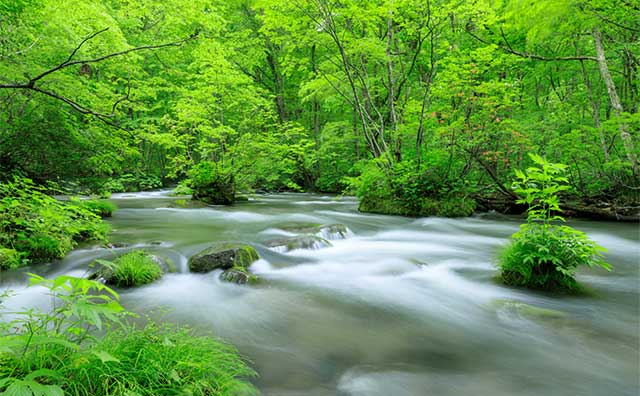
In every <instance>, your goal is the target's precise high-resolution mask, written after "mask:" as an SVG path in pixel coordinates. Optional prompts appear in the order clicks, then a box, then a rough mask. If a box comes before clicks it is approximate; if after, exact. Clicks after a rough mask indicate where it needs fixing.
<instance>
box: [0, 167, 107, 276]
mask: <svg viewBox="0 0 640 396" xmlns="http://www.w3.org/2000/svg"><path fill="white" fill-rule="evenodd" d="M109 230H110V228H109V225H108V224H106V223H104V222H103V221H102V220H101V219H100V216H98V215H97V214H96V213H94V211H92V210H90V209H88V208H87V207H85V206H84V205H78V204H76V203H74V202H73V201H59V200H57V199H55V198H53V197H51V196H49V195H47V194H46V191H45V190H43V189H42V188H41V187H39V186H36V185H35V184H34V183H33V182H32V181H31V180H29V179H26V178H19V177H16V178H14V179H13V180H12V181H6V182H4V183H0V249H1V250H0V251H1V253H0V269H10V268H16V267H19V266H22V265H26V264H31V263H40V262H47V261H51V260H55V259H60V258H62V257H64V256H65V255H66V254H67V253H68V252H69V251H71V249H73V248H74V247H75V246H76V245H77V244H78V242H80V241H84V240H97V241H104V240H106V236H107V234H108V233H109Z"/></svg>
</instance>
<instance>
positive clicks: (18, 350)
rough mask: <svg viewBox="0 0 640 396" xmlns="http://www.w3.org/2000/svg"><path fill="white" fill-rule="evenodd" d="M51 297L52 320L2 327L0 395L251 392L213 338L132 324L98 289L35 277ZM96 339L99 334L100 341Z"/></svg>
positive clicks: (30, 319) (235, 360) (110, 294)
mask: <svg viewBox="0 0 640 396" xmlns="http://www.w3.org/2000/svg"><path fill="white" fill-rule="evenodd" d="M31 284H32V285H41V286H44V287H45V288H47V289H48V290H49V292H50V293H51V294H52V295H53V296H54V297H55V298H56V301H57V303H56V305H55V307H54V308H53V310H52V311H51V312H49V313H44V312H39V311H34V312H29V313H25V314H22V315H19V316H18V317H17V318H16V319H14V320H12V321H11V322H8V323H6V324H2V322H0V347H2V348H0V363H1V364H0V378H2V379H0V392H3V391H4V392H6V394H10V395H25V396H36V395H41V396H58V395H62V394H69V395H76V396H89V395H95V396H106V395H139V396H152V395H153V396H156V395H167V396H168V395H202V396H204V395H211V396H242V395H251V394H254V393H255V390H254V388H253V387H252V386H251V385H250V384H249V383H247V382H246V381H245V380H244V379H245V378H247V377H250V376H253V375H254V372H253V371H252V370H251V369H250V368H248V367H247V366H246V364H245V363H244V362H243V361H242V359H241V358H240V357H239V356H238V354H237V352H236V350H235V349H234V348H233V347H232V346H230V345H227V344H225V343H223V342H221V341H219V340H217V339H216V338H213V337H211V336H201V335H197V334H196V333H195V332H194V331H193V330H191V329H189V328H185V327H178V326H173V325H162V324H156V323H154V322H152V321H150V320H147V323H146V325H145V326H143V327H140V326H136V325H134V324H133V321H131V320H130V319H129V318H131V317H132V314H131V313H129V312H126V311H125V310H124V309H123V308H122V307H121V306H120V304H119V303H118V295H117V294H116V293H115V292H114V291H113V290H111V289H109V288H108V287H106V286H104V285H102V284H101V283H99V282H96V281H91V280H87V279H81V278H73V277H67V276H63V277H58V278H56V279H55V280H46V279H43V278H41V277H38V276H35V275H32V278H31ZM99 334H104V336H102V337H101V336H100V335H99Z"/></svg>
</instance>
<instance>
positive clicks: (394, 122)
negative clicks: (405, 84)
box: [386, 10, 402, 162]
mask: <svg viewBox="0 0 640 396" xmlns="http://www.w3.org/2000/svg"><path fill="white" fill-rule="evenodd" d="M392 45H393V11H392V10H390V11H389V16H388V18H387V50H386V54H387V79H388V82H389V87H388V90H389V120H390V121H391V134H392V136H393V137H392V139H394V140H395V144H394V150H393V151H394V155H395V157H396V161H398V162H400V161H402V138H401V137H400V136H399V135H398V115H397V113H396V105H395V102H396V95H395V90H396V88H395V78H394V76H393V60H392V58H391V47H392Z"/></svg>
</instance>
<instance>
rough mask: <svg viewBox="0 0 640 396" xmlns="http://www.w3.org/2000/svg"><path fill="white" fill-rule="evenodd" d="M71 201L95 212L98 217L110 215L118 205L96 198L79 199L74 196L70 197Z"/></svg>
mask: <svg viewBox="0 0 640 396" xmlns="http://www.w3.org/2000/svg"><path fill="white" fill-rule="evenodd" d="M71 202H72V203H73V204H75V205H79V206H81V207H82V208H84V209H87V210H88V211H90V212H92V213H94V214H97V215H98V216H100V217H111V216H112V215H113V213H114V212H115V211H116V210H118V206H116V204H114V203H113V202H109V201H106V200H102V199H100V200H98V199H86V200H79V199H76V198H73V199H71Z"/></svg>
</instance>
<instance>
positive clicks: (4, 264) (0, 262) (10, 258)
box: [0, 247, 22, 270]
mask: <svg viewBox="0 0 640 396" xmlns="http://www.w3.org/2000/svg"><path fill="white" fill-rule="evenodd" d="M21 265H22V257H21V255H20V253H18V252H17V251H16V250H15V249H7V248H3V247H0V270H5V269H14V268H18V267H20V266H21Z"/></svg>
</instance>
